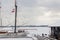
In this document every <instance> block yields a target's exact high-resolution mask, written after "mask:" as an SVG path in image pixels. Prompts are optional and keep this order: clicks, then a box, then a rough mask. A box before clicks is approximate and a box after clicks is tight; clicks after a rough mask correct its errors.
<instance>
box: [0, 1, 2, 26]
mask: <svg viewBox="0 0 60 40" xmlns="http://www.w3.org/2000/svg"><path fill="white" fill-rule="evenodd" d="M0 26H2V18H1V1H0Z"/></svg>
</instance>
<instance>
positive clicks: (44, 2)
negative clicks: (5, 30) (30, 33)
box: [0, 0, 60, 25]
mask: <svg viewBox="0 0 60 40" xmlns="http://www.w3.org/2000/svg"><path fill="white" fill-rule="evenodd" d="M0 2H1V5H0V6H1V7H2V8H1V17H2V25H14V15H15V13H14V12H13V13H12V12H11V11H12V10H13V9H15V7H14V0H0ZM17 6H18V9H17V10H18V12H17V14H18V15H17V25H60V0H17Z"/></svg>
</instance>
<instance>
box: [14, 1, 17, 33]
mask: <svg viewBox="0 0 60 40" xmlns="http://www.w3.org/2000/svg"><path fill="white" fill-rule="evenodd" d="M16 26H17V5H16V0H15V28H14V33H16Z"/></svg>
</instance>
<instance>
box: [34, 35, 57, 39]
mask: <svg viewBox="0 0 60 40" xmlns="http://www.w3.org/2000/svg"><path fill="white" fill-rule="evenodd" d="M34 36H35V37H36V38H37V39H38V40H57V39H54V38H49V37H42V36H40V35H34Z"/></svg>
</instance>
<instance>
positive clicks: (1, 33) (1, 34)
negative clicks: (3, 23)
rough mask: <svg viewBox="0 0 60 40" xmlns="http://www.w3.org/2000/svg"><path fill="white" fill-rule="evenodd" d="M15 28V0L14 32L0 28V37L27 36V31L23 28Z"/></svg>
mask: <svg viewBox="0 0 60 40" xmlns="http://www.w3.org/2000/svg"><path fill="white" fill-rule="evenodd" d="M16 28H17V5H16V0H15V26H14V32H8V31H4V30H1V31H0V37H4V38H5V37H7V38H8V37H22V36H23V37H24V36H27V32H25V30H18V31H16Z"/></svg>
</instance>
